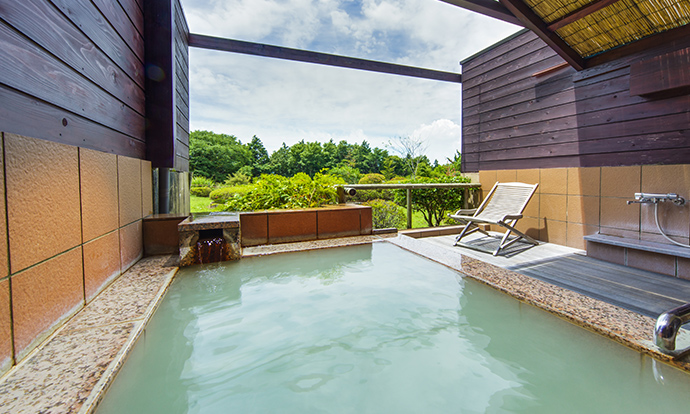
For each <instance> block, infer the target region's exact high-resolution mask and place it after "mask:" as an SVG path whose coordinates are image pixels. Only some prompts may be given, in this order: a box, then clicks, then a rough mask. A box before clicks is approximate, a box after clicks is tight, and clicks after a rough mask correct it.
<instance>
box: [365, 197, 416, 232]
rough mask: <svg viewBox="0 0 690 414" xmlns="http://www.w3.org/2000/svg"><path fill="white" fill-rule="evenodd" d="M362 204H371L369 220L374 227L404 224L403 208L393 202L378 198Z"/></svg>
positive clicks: (380, 227)
mask: <svg viewBox="0 0 690 414" xmlns="http://www.w3.org/2000/svg"><path fill="white" fill-rule="evenodd" d="M364 205H367V206H371V221H372V224H373V226H374V228H375V229H385V228H389V227H395V228H402V227H404V226H405V223H406V220H405V219H406V217H405V210H404V209H403V208H402V207H400V206H398V205H397V204H395V203H394V202H392V201H387V200H380V199H378V200H371V201H368V202H366V203H364Z"/></svg>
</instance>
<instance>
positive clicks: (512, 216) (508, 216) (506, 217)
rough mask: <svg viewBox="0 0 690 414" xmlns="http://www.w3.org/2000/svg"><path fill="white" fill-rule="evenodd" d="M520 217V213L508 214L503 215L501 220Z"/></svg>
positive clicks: (518, 218)
mask: <svg viewBox="0 0 690 414" xmlns="http://www.w3.org/2000/svg"><path fill="white" fill-rule="evenodd" d="M521 218H522V214H508V215H505V216H503V220H501V221H506V220H520V219H521Z"/></svg>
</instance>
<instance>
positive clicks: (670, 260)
mask: <svg viewBox="0 0 690 414" xmlns="http://www.w3.org/2000/svg"><path fill="white" fill-rule="evenodd" d="M627 265H628V266H630V267H634V268H637V269H643V270H649V271H650V272H657V273H661V274H664V275H668V276H675V275H676V258H675V256H669V255H666V254H658V253H652V252H646V251H643V250H636V249H628V255H627Z"/></svg>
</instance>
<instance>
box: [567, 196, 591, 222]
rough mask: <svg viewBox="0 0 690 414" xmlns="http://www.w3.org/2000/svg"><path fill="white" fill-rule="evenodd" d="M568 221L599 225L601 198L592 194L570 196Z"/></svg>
mask: <svg viewBox="0 0 690 414" xmlns="http://www.w3.org/2000/svg"><path fill="white" fill-rule="evenodd" d="M567 221H568V223H579V224H589V225H593V226H598V225H599V198H598V197H591V196H579V195H569V196H568V215H567Z"/></svg>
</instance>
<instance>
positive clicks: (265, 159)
mask: <svg viewBox="0 0 690 414" xmlns="http://www.w3.org/2000/svg"><path fill="white" fill-rule="evenodd" d="M247 148H248V149H249V151H250V152H251V154H252V175H253V176H255V177H258V176H260V175H261V174H264V173H266V172H268V163H269V156H268V151H266V148H265V147H264V144H263V142H261V140H260V139H259V137H257V136H256V135H254V136H253V137H252V140H251V142H250V143H248V144H247Z"/></svg>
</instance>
